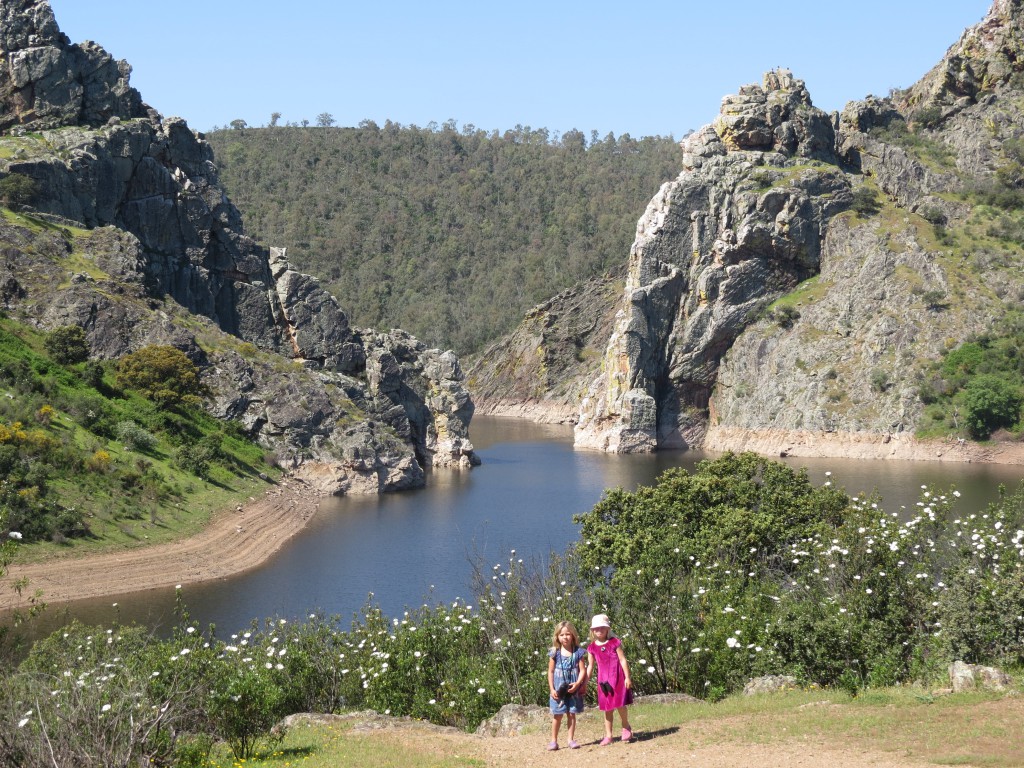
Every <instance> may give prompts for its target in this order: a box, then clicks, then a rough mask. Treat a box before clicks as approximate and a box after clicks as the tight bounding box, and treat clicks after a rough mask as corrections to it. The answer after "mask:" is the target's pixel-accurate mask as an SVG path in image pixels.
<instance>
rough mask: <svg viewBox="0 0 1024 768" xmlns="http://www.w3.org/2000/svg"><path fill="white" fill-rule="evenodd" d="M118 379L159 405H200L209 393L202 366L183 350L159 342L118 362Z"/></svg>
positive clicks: (125, 385) (119, 382)
mask: <svg viewBox="0 0 1024 768" xmlns="http://www.w3.org/2000/svg"><path fill="white" fill-rule="evenodd" d="M117 382H118V384H120V385H121V386H123V387H126V388H128V389H134V390H136V391H138V392H139V394H141V395H142V396H143V397H145V398H147V399H149V400H152V401H153V402H155V403H157V404H159V405H166V406H178V405H189V406H195V405H199V403H200V402H201V398H202V397H203V396H205V395H207V394H208V392H207V389H206V387H205V386H204V385H203V383H202V382H201V381H200V380H199V368H198V367H197V366H196V365H195V363H193V362H192V361H191V360H189V359H188V356H187V355H185V353H184V352H182V351H181V350H179V349H175V348H174V347H171V346H165V345H160V344H155V345H152V346H148V347H143V348H142V349H140V350H139V351H137V352H132V353H130V354H127V355H125V356H124V357H122V358H121V359H120V360H118V362H117Z"/></svg>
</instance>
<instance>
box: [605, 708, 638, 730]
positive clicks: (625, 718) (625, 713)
mask: <svg viewBox="0 0 1024 768" xmlns="http://www.w3.org/2000/svg"><path fill="white" fill-rule="evenodd" d="M618 713H619V720H621V721H622V727H623V728H625V729H626V730H627V731H631V730H633V729H632V728H630V727H629V707H619V709H618ZM610 732H611V731H609V733H610Z"/></svg>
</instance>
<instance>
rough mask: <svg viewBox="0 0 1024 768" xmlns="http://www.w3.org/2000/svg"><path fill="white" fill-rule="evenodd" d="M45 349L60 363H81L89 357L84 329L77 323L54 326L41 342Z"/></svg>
mask: <svg viewBox="0 0 1024 768" xmlns="http://www.w3.org/2000/svg"><path fill="white" fill-rule="evenodd" d="M43 345H44V346H45V348H46V351H47V352H48V353H49V354H50V356H51V357H52V358H53V359H54V360H56V361H57V362H58V363H60V364H61V365H71V364H73V363H82V362H85V361H86V360H88V359H89V344H88V342H87V341H86V338H85V331H84V330H83V329H81V328H79V327H78V326H77V325H65V326H62V327H60V328H54V329H53V330H52V331H50V332H49V333H48V334H46V339H45V341H44V342H43Z"/></svg>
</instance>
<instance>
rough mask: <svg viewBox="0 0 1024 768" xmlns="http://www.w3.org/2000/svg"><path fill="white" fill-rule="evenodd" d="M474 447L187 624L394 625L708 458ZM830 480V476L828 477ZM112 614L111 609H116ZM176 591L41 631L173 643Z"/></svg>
mask: <svg viewBox="0 0 1024 768" xmlns="http://www.w3.org/2000/svg"><path fill="white" fill-rule="evenodd" d="M472 438H473V442H474V444H475V445H476V447H477V449H478V451H479V453H480V455H481V457H482V458H483V461H484V463H483V465H482V466H481V467H478V468H476V469H474V470H472V471H463V472H459V471H455V472H449V471H438V472H434V473H433V474H432V475H431V477H430V478H429V486H428V487H427V488H425V489H422V490H419V491H412V492H408V493H402V494H392V495H388V496H383V497H371V498H356V497H353V498H339V499H329V500H326V501H325V502H324V503H323V504H322V505H321V508H320V511H319V512H318V514H317V515H316V516H315V517H314V519H313V520H312V521H311V523H310V524H309V526H308V527H307V528H306V529H305V530H304V531H303V532H302V533H300V534H299V535H298V536H296V537H295V538H293V539H292V540H291V541H289V542H288V544H287V545H286V546H285V547H284V548H282V549H281V550H280V551H279V552H278V553H277V554H276V555H275V556H274V557H273V558H271V560H269V561H268V562H267V563H265V564H263V565H261V566H260V567H258V568H255V569H253V570H251V571H249V572H247V573H244V574H239V575H237V576H234V577H231V578H228V579H222V580H218V581H214V582H207V583H203V584H198V585H189V586H186V587H185V588H184V590H183V594H184V598H185V601H186V603H187V605H188V607H189V610H190V612H191V615H192V616H193V618H195V619H196V620H198V621H199V622H200V623H201V624H204V625H205V624H208V623H214V624H216V625H217V627H218V631H219V633H220V634H221V635H225V634H229V633H231V632H234V631H237V630H240V629H242V628H244V627H245V626H247V625H248V624H249V623H250V621H252V620H253V619H254V618H258V617H282V618H286V619H290V620H295V619H300V618H302V617H304V616H305V615H307V614H308V613H309V612H311V611H314V610H322V611H324V612H325V613H328V614H339V615H341V616H345V617H347V616H351V615H353V614H355V613H356V612H357V611H358V610H359V609H360V608H361V606H362V605H363V604H364V603H365V602H366V601H367V599H368V596H369V594H370V593H373V594H374V599H375V601H376V602H378V603H379V604H380V605H381V607H382V608H383V609H384V610H385V612H386V613H388V614H389V615H398V614H400V613H401V611H402V610H403V609H404V608H406V607H408V606H410V605H418V604H420V603H422V602H424V601H430V602H435V601H438V600H444V601H448V600H452V599H454V598H455V597H463V598H466V599H470V598H471V595H470V594H469V589H470V581H471V574H472V565H471V561H473V560H474V559H477V558H479V559H480V560H481V561H482V562H484V563H486V564H488V565H487V567H488V568H489V564H491V563H496V562H501V561H503V560H505V559H507V557H508V553H509V551H510V550H511V549H516V550H517V557H526V558H529V557H540V558H543V557H544V556H546V555H547V554H548V553H550V552H551V551H561V550H562V549H564V548H565V546H566V545H567V544H569V543H570V542H571V541H573V540H574V539H575V538H576V536H577V528H576V526H575V524H574V523H573V520H572V519H573V515H575V514H578V513H580V512H584V511H586V510H588V509H590V508H591V507H592V506H593V505H594V504H595V503H597V502H598V501H599V500H600V498H601V495H602V493H603V492H604V489H605V488H610V487H623V488H627V489H630V490H632V489H635V488H636V487H637V486H638V485H640V484H650V483H652V482H653V481H654V480H655V478H656V477H657V476H658V475H659V474H661V472H663V471H664V470H665V469H668V468H669V467H676V466H683V467H686V468H692V467H693V466H694V464H695V463H696V462H697V461H699V460H700V459H702V458H708V457H709V456H708V455H706V454H700V453H694V452H686V453H660V454H655V455H653V456H610V455H607V454H601V453H595V452H585V451H575V450H573V448H572V432H571V428H570V427H567V426H559V425H537V424H530V423H528V422H523V421H515V420H499V419H493V418H477V419H474V421H473V433H472ZM786 461H787V463H789V464H790V465H792V466H796V467H801V466H803V467H807V469H808V473H809V475H810V477H811V479H812V480H813V481H814V482H815V483H822V482H826V481H831V482H834V483H835V484H836V485H838V486H842V487H845V488H846V489H847V490H848V491H849V492H851V493H852V494H865V493H869V492H871V491H872V490H874V489H877V490H878V491H879V492H880V494H881V495H882V497H883V499H884V506H885V508H886V509H889V510H898V509H899V508H900V507H901V506H907V507H912V506H913V505H914V503H915V502H916V501H917V498H918V494H919V489H920V486H921V485H922V484H927V485H932V486H935V487H938V488H943V489H945V488H948V487H949V486H950V485H951V484H954V483H955V484H956V487H957V488H958V489H959V490H960V491H961V493H962V498H961V502H960V503H961V505H962V506H961V507H960V508H961V509H969V510H974V509H977V508H979V507H981V506H983V505H985V504H987V503H988V502H989V501H992V500H994V499H995V498H996V497H997V493H998V487H999V485H1000V484H1005V485H1007V486H1008V487H1011V488H1013V487H1016V484H1017V483H1018V481H1019V478H1020V476H1021V468H1019V467H1007V466H987V465H978V464H938V463H919V462H896V461H863V460H860V461H857V460H836V459H787V460H786ZM826 472H831V473H832V474H831V476H830V477H827V476H826ZM114 602H116V603H117V606H116V607H114V606H113V603H114ZM173 606H174V591H173V590H171V589H166V590H152V591H149V592H144V593H134V594H131V595H124V596H120V597H116V598H103V599H97V600H89V601H78V602H75V603H73V604H71V605H70V606H66V607H64V608H56V609H54V608H51V609H50V611H48V615H47V617H46V621H45V629H46V630H47V631H49V630H52V629H54V628H56V627H59V626H60V625H61V624H62V623H64V622H65V621H67V619H68V617H69V616H76V617H78V618H80V619H82V620H83V621H86V622H89V623H108V622H111V621H114V620H119V621H122V622H127V621H134V622H139V623H143V624H146V625H148V626H152V627H154V628H156V630H157V631H158V632H164V631H166V629H167V627H169V626H170V625H171V624H172V623H173V619H174V617H173Z"/></svg>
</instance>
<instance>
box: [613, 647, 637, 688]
mask: <svg viewBox="0 0 1024 768" xmlns="http://www.w3.org/2000/svg"><path fill="white" fill-rule="evenodd" d="M615 652H616V653H617V654H618V656H619V664H621V665H622V671H623V673H625V681H626V687H627V688H632V687H633V678H632V677H630V676H629V662H627V661H626V652H625V651H623V650H622V646H621V645H620V646H619V647H618V648H616V649H615Z"/></svg>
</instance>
